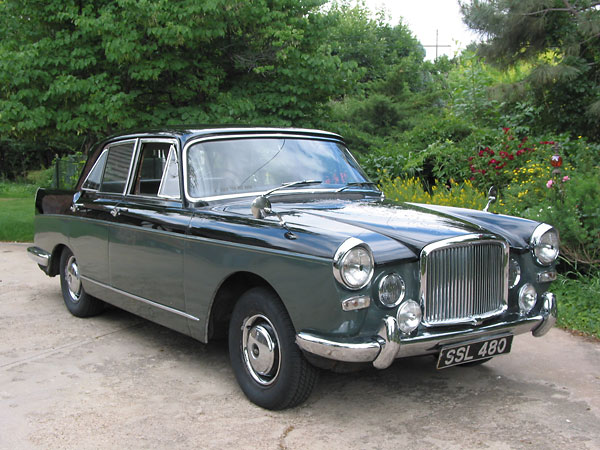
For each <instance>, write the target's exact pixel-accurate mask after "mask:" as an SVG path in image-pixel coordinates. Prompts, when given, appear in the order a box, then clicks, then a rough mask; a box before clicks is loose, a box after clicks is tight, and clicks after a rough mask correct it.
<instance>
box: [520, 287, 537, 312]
mask: <svg viewBox="0 0 600 450" xmlns="http://www.w3.org/2000/svg"><path fill="white" fill-rule="evenodd" d="M536 301H537V292H536V290H535V288H534V287H533V285H532V284H530V283H527V284H524V285H523V286H522V287H521V289H519V309H520V310H521V312H522V313H523V314H527V313H529V311H531V310H532V309H533V307H534V306H535V302H536Z"/></svg>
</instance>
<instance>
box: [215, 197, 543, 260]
mask: <svg viewBox="0 0 600 450" xmlns="http://www.w3.org/2000/svg"><path fill="white" fill-rule="evenodd" d="M291 200H293V199H289V198H288V199H285V200H284V201H273V200H272V209H273V211H275V212H277V213H278V214H279V216H280V217H281V219H282V220H283V221H284V222H285V223H286V224H287V226H289V227H290V228H291V229H294V228H297V229H302V230H306V231H310V232H311V233H313V232H315V233H317V232H319V231H320V232H321V233H322V234H327V232H329V233H335V234H336V236H338V237H339V235H340V234H347V235H348V236H350V235H352V236H354V237H359V238H360V239H362V240H364V241H365V242H367V243H369V244H370V245H371V246H372V248H373V250H374V252H375V254H376V255H377V253H378V251H377V248H380V249H384V248H386V247H389V245H388V246H386V244H385V242H387V243H388V244H389V241H390V240H393V241H395V242H396V243H398V244H400V247H403V248H405V251H404V252H400V253H402V257H404V258H408V257H411V256H412V257H417V256H418V255H419V254H420V252H421V250H422V249H423V247H425V246H426V245H428V244H430V243H433V242H437V241H441V240H443V239H448V238H453V237H457V236H464V235H467V234H474V233H475V234H494V235H496V236H501V237H503V238H504V239H506V240H507V241H508V242H509V244H510V245H511V246H513V247H526V246H527V241H526V239H528V238H525V236H529V235H530V234H531V232H532V231H533V229H534V228H535V225H536V224H535V223H534V222H531V221H528V220H524V219H518V218H513V217H508V216H500V215H496V214H491V213H483V212H481V211H473V210H467V209H462V208H444V207H438V206H429V205H418V204H408V203H398V202H391V201H357V200H350V201H345V200H340V199H334V200H317V201H315V200H313V201H308V202H298V201H291ZM222 209H223V210H224V211H227V212H229V213H236V214H240V215H245V216H248V215H251V214H250V204H249V202H246V201H244V202H240V203H235V204H228V205H222ZM270 219H272V220H278V219H276V218H275V217H271V218H270ZM336 240H337V239H336ZM332 244H333V242H332ZM334 245H337V243H336V244H334ZM394 252H395V254H396V257H398V256H399V253H398V246H397V247H396V249H395V250H394ZM409 255H410V256H409ZM380 256H381V257H383V255H380ZM391 258H392V255H391V254H390V255H389V257H388V256H386V257H383V258H382V259H384V260H388V259H391ZM377 259H380V258H377ZM380 261H381V259H380Z"/></svg>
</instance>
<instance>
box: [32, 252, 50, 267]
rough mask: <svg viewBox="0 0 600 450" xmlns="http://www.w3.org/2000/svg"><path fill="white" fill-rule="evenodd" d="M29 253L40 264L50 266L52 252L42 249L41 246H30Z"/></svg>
mask: <svg viewBox="0 0 600 450" xmlns="http://www.w3.org/2000/svg"><path fill="white" fill-rule="evenodd" d="M27 254H28V255H29V257H30V258H31V259H33V260H34V261H35V262H36V263H37V264H39V265H40V266H42V267H44V268H45V267H48V264H49V263H50V253H48V252H47V251H46V250H42V249H41V248H39V247H28V248H27Z"/></svg>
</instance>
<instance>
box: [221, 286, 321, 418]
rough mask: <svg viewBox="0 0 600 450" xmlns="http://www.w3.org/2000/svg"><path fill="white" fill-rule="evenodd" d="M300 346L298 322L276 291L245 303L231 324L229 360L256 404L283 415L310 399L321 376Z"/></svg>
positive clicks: (249, 295)
mask: <svg viewBox="0 0 600 450" xmlns="http://www.w3.org/2000/svg"><path fill="white" fill-rule="evenodd" d="M295 340H296V333H295V331H294V327H293V326H292V321H291V320H290V317H289V315H288V313H287V311H286V309H285V307H284V306H283V304H282V303H281V300H280V299H279V298H278V297H277V295H275V294H274V293H273V292H272V291H270V290H268V289H265V288H260V287H258V288H253V289H250V290H249V291H247V292H245V293H244V294H243V295H242V296H241V297H240V299H239V300H238V302H237V304H236V305H235V307H234V309H233V313H232V315H231V321H230V322H229V358H230V360H231V366H232V368H233V372H234V374H235V377H236V379H237V381H238V383H239V385H240V387H241V388H242V391H243V392H244V394H246V397H248V399H249V400H250V401H251V402H253V403H255V404H256V405H258V406H261V407H263V408H266V409H271V410H281V409H286V408H292V407H294V406H297V405H299V404H300V403H302V402H304V401H305V400H306V399H307V398H308V397H309V395H310V393H311V392H312V389H313V387H314V385H315V383H316V381H317V378H318V374H319V371H318V369H317V368H316V367H314V366H312V365H310V364H309V363H308V361H307V360H306V358H305V357H304V355H303V354H302V351H301V350H300V348H299V347H298V346H297V345H296V342H295Z"/></svg>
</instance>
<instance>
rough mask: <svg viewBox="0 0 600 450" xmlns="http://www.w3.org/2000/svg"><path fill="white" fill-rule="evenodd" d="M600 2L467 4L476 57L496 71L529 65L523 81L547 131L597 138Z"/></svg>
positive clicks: (496, 0) (491, 0)
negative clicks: (478, 41)
mask: <svg viewBox="0 0 600 450" xmlns="http://www.w3.org/2000/svg"><path fill="white" fill-rule="evenodd" d="M599 6H600V2H598V1H592V0H471V1H469V2H465V3H463V4H462V5H461V9H462V13H463V16H464V20H465V22H466V23H467V25H469V26H470V27H471V28H472V29H474V30H476V31H478V32H480V33H481V34H482V36H483V37H484V38H485V41H484V42H483V43H482V44H480V45H479V46H478V51H479V54H480V55H482V56H484V57H485V58H486V60H487V61H489V62H492V63H494V64H497V65H499V66H501V67H510V66H514V65H516V64H518V63H519V62H523V61H526V62H529V63H531V64H532V70H531V72H530V73H529V75H528V77H527V78H526V80H525V81H526V83H527V87H528V90H529V91H531V93H532V98H531V100H532V102H533V104H534V105H535V106H536V107H538V112H539V120H540V123H541V124H542V125H544V126H546V128H550V129H556V130H558V131H569V132H572V133H575V134H584V135H588V136H590V137H592V138H594V139H599V138H600V126H599V125H598V124H599V123H600V121H599V120H598V119H600V9H599Z"/></svg>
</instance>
